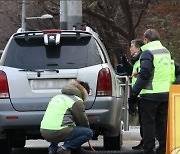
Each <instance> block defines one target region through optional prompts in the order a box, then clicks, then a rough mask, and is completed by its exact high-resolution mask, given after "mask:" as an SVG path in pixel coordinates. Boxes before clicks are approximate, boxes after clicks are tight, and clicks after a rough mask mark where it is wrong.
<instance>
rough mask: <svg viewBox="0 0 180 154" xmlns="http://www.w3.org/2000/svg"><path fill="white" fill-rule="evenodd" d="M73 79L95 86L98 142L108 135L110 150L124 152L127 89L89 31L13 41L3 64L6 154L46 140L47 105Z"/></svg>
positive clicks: (91, 113)
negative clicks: (43, 131)
mask: <svg viewBox="0 0 180 154" xmlns="http://www.w3.org/2000/svg"><path fill="white" fill-rule="evenodd" d="M71 79H77V80H83V81H85V82H88V83H89V85H90V88H91V91H90V94H89V98H88V100H87V102H85V107H86V113H87V116H88V119H89V121H90V126H91V128H92V129H93V131H94V139H96V138H97V137H98V136H99V135H103V136H104V148H105V149H111V150H117V149H120V148H121V145H122V126H121V119H122V118H121V114H122V106H123V95H124V93H123V88H122V87H121V86H120V83H121V81H120V80H119V79H118V78H117V74H116V72H115V70H114V69H113V67H112V65H111V63H110V60H109V57H108V54H107V51H106V49H105V46H104V45H103V43H102V41H101V39H99V36H98V34H97V33H95V32H94V31H93V30H92V29H91V28H89V27H87V28H86V30H85V31H83V30H74V31H69V30H62V31H61V30H44V31H27V32H21V33H15V34H13V35H12V36H11V38H10V39H9V41H8V43H7V45H6V47H5V49H4V51H3V54H2V57H1V60H0V147H1V154H2V153H3V154H7V153H10V151H11V150H12V147H13V148H16V147H18V148H19V147H24V146H25V142H26V140H28V139H41V138H42V136H41V135H40V131H39V127H40V122H41V120H42V117H43V114H44V111H45V110H46V107H47V105H48V102H49V101H50V99H51V98H52V97H53V96H55V95H57V94H59V93H60V92H61V88H62V87H63V86H64V85H65V84H66V83H67V82H68V81H69V80H71Z"/></svg>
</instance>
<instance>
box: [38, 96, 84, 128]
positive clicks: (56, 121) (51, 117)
mask: <svg viewBox="0 0 180 154" xmlns="http://www.w3.org/2000/svg"><path fill="white" fill-rule="evenodd" d="M73 98H76V100H74V99H73ZM77 100H82V99H80V98H79V97H77V96H73V97H69V96H67V95H64V94H60V95H57V96H55V97H53V98H52V99H51V101H50V102H49V104H48V107H47V109H46V112H45V114H44V117H43V120H42V121H41V128H42V129H49V130H60V129H63V128H65V127H67V126H68V125H63V123H69V124H71V125H75V124H74V122H73V120H72V119H73V118H72V115H71V113H70V111H69V109H70V108H71V107H72V106H73V104H74V103H75V102H76V101H77Z"/></svg>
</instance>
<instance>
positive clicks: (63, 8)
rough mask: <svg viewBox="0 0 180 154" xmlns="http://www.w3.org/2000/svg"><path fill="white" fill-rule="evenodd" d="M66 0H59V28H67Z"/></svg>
mask: <svg viewBox="0 0 180 154" xmlns="http://www.w3.org/2000/svg"><path fill="white" fill-rule="evenodd" d="M67 1H68V0H60V29H63V30H67V13H68V12H67V11H68V9H67V4H68V2H67Z"/></svg>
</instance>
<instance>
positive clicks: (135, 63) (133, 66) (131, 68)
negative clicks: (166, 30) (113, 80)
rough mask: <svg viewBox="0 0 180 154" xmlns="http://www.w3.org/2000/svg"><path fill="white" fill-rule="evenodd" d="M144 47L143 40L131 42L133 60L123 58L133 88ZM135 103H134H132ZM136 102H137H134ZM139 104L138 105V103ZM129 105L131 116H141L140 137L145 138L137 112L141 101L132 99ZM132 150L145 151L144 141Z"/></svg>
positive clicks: (139, 113) (129, 100)
mask: <svg viewBox="0 0 180 154" xmlns="http://www.w3.org/2000/svg"><path fill="white" fill-rule="evenodd" d="M143 45H144V42H143V40H141V39H134V40H132V41H131V45H130V54H131V56H132V58H131V63H130V62H129V61H128V60H127V57H126V56H125V55H123V56H122V57H121V61H122V64H123V67H124V68H125V71H126V73H127V75H128V76H131V77H132V86H133V85H134V83H135V81H136V79H137V75H138V74H137V72H138V70H139V69H140V68H139V67H140V64H139V58H140V55H141V53H142V52H141V48H140V47H141V46H143ZM131 101H133V102H131ZM134 101H135V102H134ZM136 102H137V103H136ZM128 104H129V110H128V111H129V114H130V115H131V116H135V115H136V113H137V112H138V115H139V124H140V135H141V137H143V131H142V127H141V120H140V119H141V112H140V110H139V107H138V110H137V105H138V106H139V101H138V99H137V100H131V98H129V99H128ZM132 149H134V150H139V149H143V140H141V141H140V143H139V144H138V145H137V146H133V147H132Z"/></svg>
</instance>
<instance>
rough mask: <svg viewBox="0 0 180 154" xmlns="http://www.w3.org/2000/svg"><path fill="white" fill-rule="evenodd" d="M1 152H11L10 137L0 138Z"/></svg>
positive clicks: (6, 153) (4, 153)
mask: <svg viewBox="0 0 180 154" xmlns="http://www.w3.org/2000/svg"><path fill="white" fill-rule="evenodd" d="M0 147H1V154H10V153H11V151H12V147H11V145H10V142H9V140H8V139H0Z"/></svg>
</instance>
